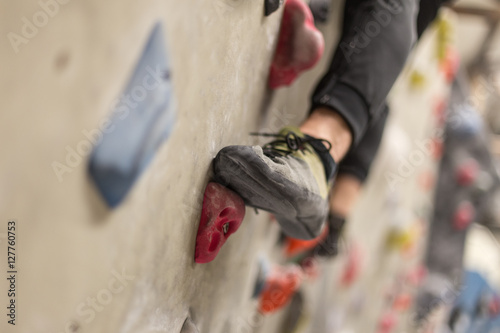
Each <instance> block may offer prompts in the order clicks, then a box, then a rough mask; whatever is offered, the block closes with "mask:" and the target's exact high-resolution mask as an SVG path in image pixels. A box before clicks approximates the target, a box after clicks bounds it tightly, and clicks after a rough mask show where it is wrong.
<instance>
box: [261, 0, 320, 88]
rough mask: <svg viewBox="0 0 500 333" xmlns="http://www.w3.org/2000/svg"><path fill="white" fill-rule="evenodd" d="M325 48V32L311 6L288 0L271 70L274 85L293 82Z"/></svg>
mask: <svg viewBox="0 0 500 333" xmlns="http://www.w3.org/2000/svg"><path fill="white" fill-rule="evenodd" d="M324 48H325V42H324V39H323V35H322V34H321V32H319V31H318V29H316V27H315V26H314V18H313V15H312V13H311V10H310V9H309V7H308V6H307V5H306V4H305V3H304V1H302V0H286V3H285V9H284V12H283V18H282V21H281V29H280V33H279V38H278V45H277V47H276V52H275V54H274V58H273V61H272V63H271V68H270V73H269V86H270V87H271V89H276V88H278V87H281V86H288V85H290V84H292V83H293V82H294V81H295V79H296V78H297V77H298V75H299V74H300V73H302V72H303V71H305V70H307V69H309V68H311V67H313V66H314V65H315V64H316V63H317V62H318V61H319V59H320V58H321V56H322V55H323V51H324Z"/></svg>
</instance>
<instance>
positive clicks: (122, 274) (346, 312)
mask: <svg viewBox="0 0 500 333" xmlns="http://www.w3.org/2000/svg"><path fill="white" fill-rule="evenodd" d="M282 12H283V8H280V9H278V10H277V11H276V12H274V13H272V14H271V15H269V16H265V15H264V1H260V0H251V1H250V0H246V1H244V0H196V1H195V0H184V1H173V0H168V1H166V0H161V1H160V0H143V1H137V0H121V1H117V0H110V1H106V2H102V1H95V0H87V1H82V0H72V1H69V0H65V1H63V0H58V1H56V0H45V1H44V0H42V1H40V2H38V1H23V2H5V1H4V2H2V3H1V4H0V22H2V24H1V25H0V29H1V35H2V36H6V38H2V41H1V42H0V43H1V47H0V63H1V64H2V75H1V79H0V86H1V87H2V89H0V96H1V97H2V98H1V99H0V101H1V102H0V103H1V108H2V110H3V111H2V112H1V113H0V124H1V125H0V126H1V131H0V139H1V141H2V142H3V144H2V157H3V158H2V163H0V177H1V178H0V180H1V186H0V219H1V220H0V228H1V229H0V242H1V246H2V248H5V247H6V244H7V242H8V236H7V224H8V222H9V221H15V224H16V244H15V251H16V263H15V264H16V267H15V268H16V272H17V273H16V288H17V293H16V295H15V304H16V311H17V312H16V314H17V315H16V320H15V326H14V325H11V324H8V323H7V320H5V316H4V315H2V318H3V319H2V321H1V323H0V328H1V329H0V331H2V332H43V333H45V332H47V333H52V332H54V333H55V332H57V333H61V332H123V333H126V332H134V333H137V332H169V333H176V332H181V329H182V327H183V326H184V332H196V330H198V331H199V332H205V333H206V332H221V333H234V332H237V333H240V332H241V333H243V332H262V333H267V332H269V333H270V332H280V330H281V329H282V328H283V327H284V326H285V323H289V322H291V321H292V320H291V319H290V318H292V319H293V318H295V319H298V323H297V325H298V327H297V328H295V329H297V330H296V331H293V329H294V328H293V327H292V328H291V329H290V330H288V331H286V332H314V333H321V332H330V331H332V330H333V329H339V330H340V329H342V330H344V331H345V332H371V331H373V330H374V329H376V328H377V327H378V325H379V322H380V321H381V320H382V321H384V323H385V322H388V324H383V325H389V326H390V325H391V324H392V322H391V320H392V319H391V316H394V311H405V310H406V309H407V306H406V303H405V300H404V299H403V300H402V301H401V302H400V303H402V305H401V306H400V307H398V308H397V309H396V310H394V309H392V307H390V306H389V301H388V298H387V295H388V293H389V294H390V295H393V294H394V293H395V295H396V296H398V295H399V296H401V295H403V296H404V295H406V294H405V293H408V292H409V291H407V289H406V288H407V287H406V286H400V285H399V282H398V281H399V280H397V279H398V278H397V277H398V276H401V275H405V274H409V276H410V277H411V276H413V275H411V274H414V275H415V276H417V277H416V278H415V279H416V280H418V270H417V271H414V269H416V268H415V267H417V266H418V265H417V263H416V262H417V261H418V253H419V250H418V249H419V247H418V246H417V245H416V244H414V243H413V240H414V237H415V233H418V232H422V229H425V223H421V222H419V221H420V220H422V219H423V220H425V216H426V212H427V211H428V210H429V208H430V207H429V198H430V195H429V194H430V193H431V191H432V186H431V185H428V184H427V181H428V179H432V173H433V171H434V163H433V157H432V156H431V155H432V154H423V155H424V156H423V159H422V162H415V164H416V165H414V166H413V168H411V170H408V171H404V170H403V169H404V168H405V167H404V166H403V164H405V163H410V166H412V165H411V163H413V162H411V161H412V158H419V157H418V156H417V155H419V156H420V154H419V153H416V152H419V151H420V150H419V149H421V148H420V146H419V145H418V140H426V139H428V138H430V137H432V136H433V135H434V134H433V133H427V132H426V129H429V128H433V127H432V126H434V125H432V124H434V123H433V120H432V119H433V118H432V112H433V110H435V103H437V102H439V99H440V98H441V96H442V94H444V91H445V90H446V89H445V87H446V84H445V82H444V78H443V77H442V76H441V74H440V72H439V70H438V68H437V66H438V65H437V62H436V61H435V60H432V59H434V58H435V56H434V55H433V52H434V50H435V45H434V43H435V42H436V39H437V37H436V33H434V34H432V33H430V34H428V35H427V36H426V38H425V42H424V41H423V43H422V45H421V46H420V47H419V51H417V53H418V52H421V54H422V57H416V56H415V55H414V56H413V60H412V62H411V63H410V65H409V66H408V68H407V69H406V70H405V73H404V75H403V76H402V78H401V79H400V81H399V82H398V84H397V86H396V87H395V89H394V91H393V92H392V95H391V101H392V111H391V112H392V115H391V118H390V120H389V126H388V130H387V133H386V135H385V137H384V143H383V146H382V149H381V154H380V156H379V157H378V159H377V161H376V163H375V165H374V169H373V173H372V175H371V176H370V178H369V181H368V182H367V185H366V188H365V190H364V194H363V197H362V199H361V200H360V202H359V204H358V206H357V208H356V211H355V213H354V214H353V216H352V218H351V219H350V226H349V229H348V233H347V235H346V239H347V240H346V246H345V248H346V250H345V251H344V254H343V255H341V256H340V257H339V259H338V260H336V261H334V262H320V263H319V264H317V266H316V268H317V269H319V272H320V273H321V274H320V276H319V277H316V278H314V275H315V274H306V275H301V276H305V277H303V278H301V280H300V285H301V286H300V290H301V291H300V296H298V297H296V298H295V299H294V302H293V307H291V308H289V307H285V308H283V309H281V310H279V311H277V312H276V313H274V314H272V315H266V316H264V315H262V314H261V313H260V312H259V311H258V307H259V304H258V303H259V301H258V299H257V298H255V297H253V294H254V290H255V285H256V281H258V277H259V276H261V275H264V276H265V274H262V271H263V267H264V268H265V267H269V269H272V267H274V266H276V265H285V264H287V260H286V259H285V257H284V255H283V246H282V243H281V242H280V239H281V235H280V230H279V227H278V225H277V223H275V222H274V221H273V220H272V218H271V216H270V215H269V214H267V213H265V212H263V211H260V212H256V211H254V210H252V209H249V208H247V212H246V216H245V219H244V221H243V223H242V225H241V227H240V228H239V230H238V232H237V233H235V234H234V235H232V236H231V238H230V239H229V240H228V241H227V242H226V244H225V245H224V247H223V248H222V249H221V250H220V252H219V254H218V256H217V257H216V258H215V260H213V261H212V262H210V263H206V264H196V263H195V262H194V254H195V253H194V251H195V240H196V235H197V231H198V224H199V220H200V213H201V206H202V201H203V192H204V189H205V186H206V184H207V182H208V181H209V180H210V177H211V169H210V163H211V160H212V159H213V157H214V156H215V154H216V153H217V152H218V151H219V150H220V149H221V148H222V147H224V146H226V145H229V144H260V143H263V141H262V139H258V138H254V137H250V136H249V135H248V133H250V132H253V131H256V130H257V131H263V132H273V131H277V130H278V129H279V128H280V127H282V126H284V125H287V124H298V123H299V122H300V121H301V120H302V119H303V117H304V116H305V114H306V112H307V108H308V96H309V94H310V91H311V90H312V88H313V84H314V82H316V80H317V78H318V76H319V74H320V73H321V71H322V69H324V68H325V66H326V64H327V63H328V61H329V59H328V58H329V56H330V54H331V52H332V47H333V45H334V43H335V41H336V38H337V36H338V27H339V22H340V12H341V1H334V3H333V7H332V14H331V16H330V18H329V21H328V23H326V24H322V25H320V30H322V31H323V33H324V36H325V41H326V48H325V50H326V52H325V55H324V56H323V58H322V59H321V61H320V63H319V65H318V66H317V67H316V68H315V69H314V70H312V71H310V72H308V73H306V74H304V75H303V76H301V77H300V79H299V80H298V81H296V82H295V83H294V84H293V85H292V86H290V87H289V88H281V89H278V90H275V91H274V92H273V91H271V90H269V89H268V88H267V83H268V81H267V80H268V71H269V67H270V63H271V59H272V57H273V52H274V49H275V47H276V42H277V34H278V31H279V26H280V20H281V15H282ZM420 49H421V50H420ZM419 59H420V60H419ZM422 59H423V60H422ZM422 73H423V74H422ZM433 73H434V74H433ZM422 96H426V98H422ZM127 110H128V112H127ZM132 117H133V118H132ZM158 124H161V125H162V126H159V125H158ZM429 124H431V125H429ZM101 142H102V143H103V144H102V145H99V143H101ZM107 142H115V143H116V142H119V143H121V145H119V146H120V147H119V149H106V143H107ZM425 142H427V141H425ZM138 145H139V146H140V147H146V148H144V149H138V148H137V146H138ZM97 146H98V147H100V148H99V149H100V150H99V149H95V147H97ZM425 147H427V145H425V146H424V148H425ZM424 148H422V149H424ZM144 151H146V153H145V154H143V155H141V154H140V153H139V152H144ZM138 154H139V155H138ZM412 154H414V155H415V154H417V155H415V156H414V157H412V156H413V155H412ZM131 161H134V162H131ZM402 161H410V162H402ZM134 163H135V164H134ZM401 163H403V164H401ZM388 170H389V172H392V173H393V174H394V175H395V176H396V178H395V179H396V180H397V181H396V182H395V183H394V181H392V180H391V179H392V178H391V177H392V176H394V175H389V174H387V172H388ZM401 170H403V171H401ZM401 172H405V174H400V173H401ZM427 173H428V175H427V176H422V175H423V174H427ZM107 175H108V176H107ZM109 175H112V177H111V176H109ZM421 176H422V177H421ZM397 177H400V178H402V180H401V179H400V178H397ZM421 178H422V179H424V180H423V182H424V185H423V186H422V185H421V184H420V179H421ZM115 179H120V181H119V182H118V183H119V184H124V183H125V184H126V185H124V186H123V187H121V188H118V189H117V188H116V186H115V185H116V183H113V182H112V180H115ZM108 181H109V182H108ZM110 182H111V183H110ZM426 184H427V185H426ZM391 185H394V188H392V186H391ZM424 199H427V200H428V201H425V200H424ZM422 225H424V226H422ZM391 235H392V236H391ZM387 239H389V241H387ZM387 244H388V245H387ZM386 245H387V246H386ZM2 251H4V250H2ZM2 253H3V252H2ZM6 263H7V260H6V255H2V258H1V260H0V269H1V271H2V274H3V273H6V272H7V266H6ZM264 271H265V269H264ZM346 271H347V272H346ZM412 272H413V273H412ZM415 272H416V273H415ZM346 276H347V277H346ZM415 279H413V280H412V279H411V278H410V281H414V280H415ZM2 280H3V282H2V283H0V288H2V289H1V291H0V294H1V295H2V296H1V297H0V301H1V302H2V308H5V307H6V306H7V304H8V302H9V299H10V298H9V299H7V297H6V291H7V289H8V287H9V285H8V284H7V281H6V280H5V279H2ZM408 289H410V288H409V287H408ZM391 293H393V294H391ZM405 297H406V296H405ZM403 298H404V297H403ZM294 308H295V309H299V310H298V312H297V313H296V314H295V315H293V313H290V311H291V309H292V310H293V309H294ZM400 309H403V310H400ZM387 313H388V315H387V316H386V317H384V315H385V314H387ZM359 318H363V320H359ZM400 325H402V326H403V325H404V323H400Z"/></svg>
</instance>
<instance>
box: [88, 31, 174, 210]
mask: <svg viewBox="0 0 500 333" xmlns="http://www.w3.org/2000/svg"><path fill="white" fill-rule="evenodd" d="M170 77H171V71H170V59H169V57H168V54H167V53H166V47H165V38H164V36H163V32H162V25H161V23H157V24H156V25H155V27H154V28H153V31H152V32H151V34H150V37H149V39H148V42H147V43H146V46H145V48H144V51H143V52H142V55H141V57H140V59H139V62H138V63H137V65H136V67H135V69H134V72H133V74H132V76H131V78H130V79H129V81H128V83H127V85H126V87H125V89H124V91H123V94H122V95H121V97H120V98H119V100H118V103H117V104H116V106H115V108H114V110H113V112H112V114H111V115H110V118H109V126H107V130H106V131H105V133H103V137H102V141H101V142H98V143H96V145H95V147H94V150H93V152H92V155H91V157H90V165H89V173H90V175H91V177H92V179H93V180H94V182H95V184H96V186H97V188H98V189H99V191H100V192H101V194H102V196H103V197H104V199H105V200H106V202H107V203H108V205H109V206H110V207H116V206H117V205H118V204H120V202H121V201H122V200H123V199H124V198H125V196H126V195H127V193H128V192H129V191H130V189H131V188H132V186H133V185H134V182H135V181H136V180H137V178H138V177H139V176H140V175H141V173H142V172H143V171H144V169H145V168H146V167H147V166H148V164H149V163H150V162H151V160H152V159H153V157H154V155H155V153H156V151H157V149H158V147H159V146H160V145H161V144H162V143H163V142H164V141H165V140H166V139H167V138H168V137H169V136H170V133H171V132H172V127H173V123H174V121H175V111H174V105H173V93H172V83H171V80H170Z"/></svg>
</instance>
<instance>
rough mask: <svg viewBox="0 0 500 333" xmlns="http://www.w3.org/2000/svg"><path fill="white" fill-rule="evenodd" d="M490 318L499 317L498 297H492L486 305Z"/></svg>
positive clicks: (499, 304) (499, 305) (499, 301)
mask: <svg viewBox="0 0 500 333" xmlns="http://www.w3.org/2000/svg"><path fill="white" fill-rule="evenodd" d="M488 312H489V313H490V317H492V318H495V317H497V316H498V315H500V296H494V297H493V298H492V299H491V300H490V302H489V304H488Z"/></svg>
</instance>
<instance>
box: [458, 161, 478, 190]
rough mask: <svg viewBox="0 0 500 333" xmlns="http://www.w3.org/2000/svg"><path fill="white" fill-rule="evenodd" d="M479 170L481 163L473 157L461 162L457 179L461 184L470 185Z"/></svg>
mask: <svg viewBox="0 0 500 333" xmlns="http://www.w3.org/2000/svg"><path fill="white" fill-rule="evenodd" d="M478 172H479V164H478V163H477V161H476V160H475V159H473V158H469V159H467V160H466V161H463V162H462V163H460V165H459V166H458V167H457V170H456V174H455V177H456V180H457V183H458V184H459V185H461V186H469V185H471V184H472V183H474V181H475V180H476V179H477V176H478Z"/></svg>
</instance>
